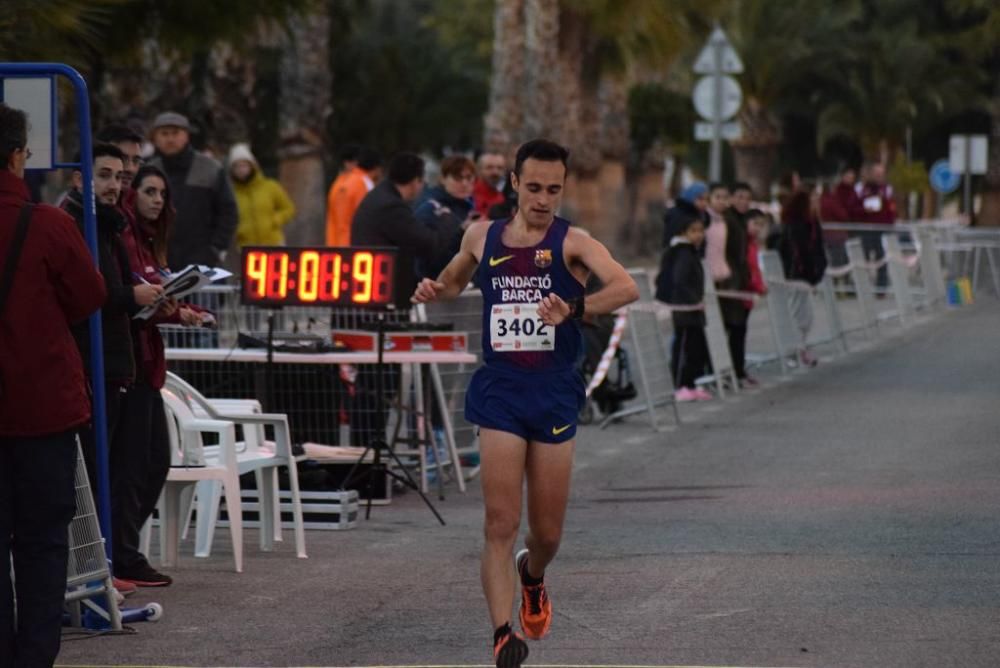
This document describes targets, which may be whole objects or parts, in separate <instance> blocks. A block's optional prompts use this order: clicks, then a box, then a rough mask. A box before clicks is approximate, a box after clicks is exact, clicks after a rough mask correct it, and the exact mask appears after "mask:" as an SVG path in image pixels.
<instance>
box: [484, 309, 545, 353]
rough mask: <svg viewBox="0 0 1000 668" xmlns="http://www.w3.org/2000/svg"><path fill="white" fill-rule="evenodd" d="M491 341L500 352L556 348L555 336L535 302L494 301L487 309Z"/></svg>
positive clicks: (495, 349) (494, 348)
mask: <svg viewBox="0 0 1000 668" xmlns="http://www.w3.org/2000/svg"><path fill="white" fill-rule="evenodd" d="M490 344H491V345H492V346H493V350H494V351H496V352H501V353H513V352H527V351H534V350H555V347H556V337H555V331H554V329H553V328H552V327H551V326H549V325H546V324H545V323H544V322H542V319H541V318H539V317H538V304H497V305H495V306H493V307H492V308H491V309H490Z"/></svg>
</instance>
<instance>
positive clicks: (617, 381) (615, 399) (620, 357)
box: [578, 315, 636, 424]
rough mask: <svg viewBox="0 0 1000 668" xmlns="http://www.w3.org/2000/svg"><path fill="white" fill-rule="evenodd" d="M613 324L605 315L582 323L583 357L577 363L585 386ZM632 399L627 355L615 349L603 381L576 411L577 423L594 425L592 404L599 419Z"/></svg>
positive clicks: (608, 316) (609, 316)
mask: <svg viewBox="0 0 1000 668" xmlns="http://www.w3.org/2000/svg"><path fill="white" fill-rule="evenodd" d="M614 321H615V319H614V316H611V315H605V316H598V317H597V318H594V319H593V320H591V321H585V322H583V323H582V326H581V329H582V331H583V347H584V354H583V360H582V361H581V363H580V373H582V374H583V377H584V380H585V382H586V383H587V384H588V385H589V384H590V381H591V379H592V378H593V377H594V374H595V373H596V372H597V365H598V364H599V363H600V361H601V356H602V355H603V354H604V351H605V350H606V349H607V347H608V341H609V340H610V339H611V332H612V330H613V329H614ZM635 396H636V390H635V385H633V384H632V378H631V375H630V374H629V367H628V353H626V352H625V350H624V349H623V348H621V347H619V348H618V349H617V350H616V351H615V357H614V361H613V362H612V364H611V368H610V369H609V370H608V373H607V375H606V376H605V377H604V380H603V381H602V382H601V384H600V385H598V386H597V387H595V388H594V391H593V393H591V395H590V396H589V397H587V400H586V402H585V403H584V405H583V408H582V409H581V410H580V415H579V418H578V422H579V423H580V424H590V423H592V422H593V421H594V407H595V404H596V407H597V410H598V411H600V413H601V415H603V416H607V415H611V414H612V413H615V412H617V411H618V410H619V409H621V407H622V404H624V403H625V402H626V401H629V400H630V399H634V398H635Z"/></svg>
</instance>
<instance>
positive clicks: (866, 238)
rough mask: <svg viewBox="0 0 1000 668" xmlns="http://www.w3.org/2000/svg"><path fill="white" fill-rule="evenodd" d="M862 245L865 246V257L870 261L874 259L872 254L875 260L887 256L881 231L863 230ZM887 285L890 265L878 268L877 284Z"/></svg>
mask: <svg viewBox="0 0 1000 668" xmlns="http://www.w3.org/2000/svg"><path fill="white" fill-rule="evenodd" d="M861 247H862V248H864V250H865V259H866V260H868V261H869V262H871V261H872V255H874V256H875V261H878V260H881V259H882V258H883V257H885V248H883V247H882V233H881V232H862V233H861ZM887 285H889V267H888V266H885V265H883V266H881V267H879V269H878V277H877V278H876V280H875V286H876V287H879V288H884V287H886V286H887Z"/></svg>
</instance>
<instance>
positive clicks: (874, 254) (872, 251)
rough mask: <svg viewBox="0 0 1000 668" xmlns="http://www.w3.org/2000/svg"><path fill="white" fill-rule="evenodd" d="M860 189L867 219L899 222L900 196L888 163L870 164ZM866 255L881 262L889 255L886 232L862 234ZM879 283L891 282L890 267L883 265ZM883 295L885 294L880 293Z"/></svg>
mask: <svg viewBox="0 0 1000 668" xmlns="http://www.w3.org/2000/svg"><path fill="white" fill-rule="evenodd" d="M856 191H857V193H858V197H859V198H860V199H861V205H862V207H863V209H864V214H865V218H864V222H866V223H869V224H875V225H893V224H895V222H896V199H895V196H894V195H893V192H892V186H891V185H889V183H887V182H886V179H885V165H883V164H881V163H878V162H875V163H871V164H870V165H868V169H867V171H866V176H865V182H864V183H861V184H859V185H858V186H857V188H856ZM861 244H862V246H864V249H865V256H866V257H868V259H869V260H872V259H873V258H874V260H876V261H878V260H881V259H882V258H883V257H885V249H884V248H883V247H882V233H881V232H877V231H872V232H865V233H864V235H862V237H861ZM876 284H877V286H878V287H879V288H883V289H884V288H885V287H886V286H887V285H888V284H889V268H888V267H886V266H885V265H882V266H881V267H880V268H879V270H878V276H877V278H876ZM879 296H882V294H881V293H880V295H879Z"/></svg>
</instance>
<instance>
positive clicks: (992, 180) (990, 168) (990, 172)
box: [976, 70, 1000, 227]
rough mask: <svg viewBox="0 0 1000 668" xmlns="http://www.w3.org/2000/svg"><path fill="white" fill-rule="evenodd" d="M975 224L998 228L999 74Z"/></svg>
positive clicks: (991, 110)
mask: <svg viewBox="0 0 1000 668" xmlns="http://www.w3.org/2000/svg"><path fill="white" fill-rule="evenodd" d="M994 71H997V70H994ZM976 223H977V224H978V225H988V226H990V227H997V226H1000V74H998V75H997V78H996V81H995V82H994V85H993V99H992V100H991V101H990V148H989V156H988V159H987V164H986V177H985V178H984V179H983V201H982V206H981V207H980V209H979V216H978V218H977V219H976Z"/></svg>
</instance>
